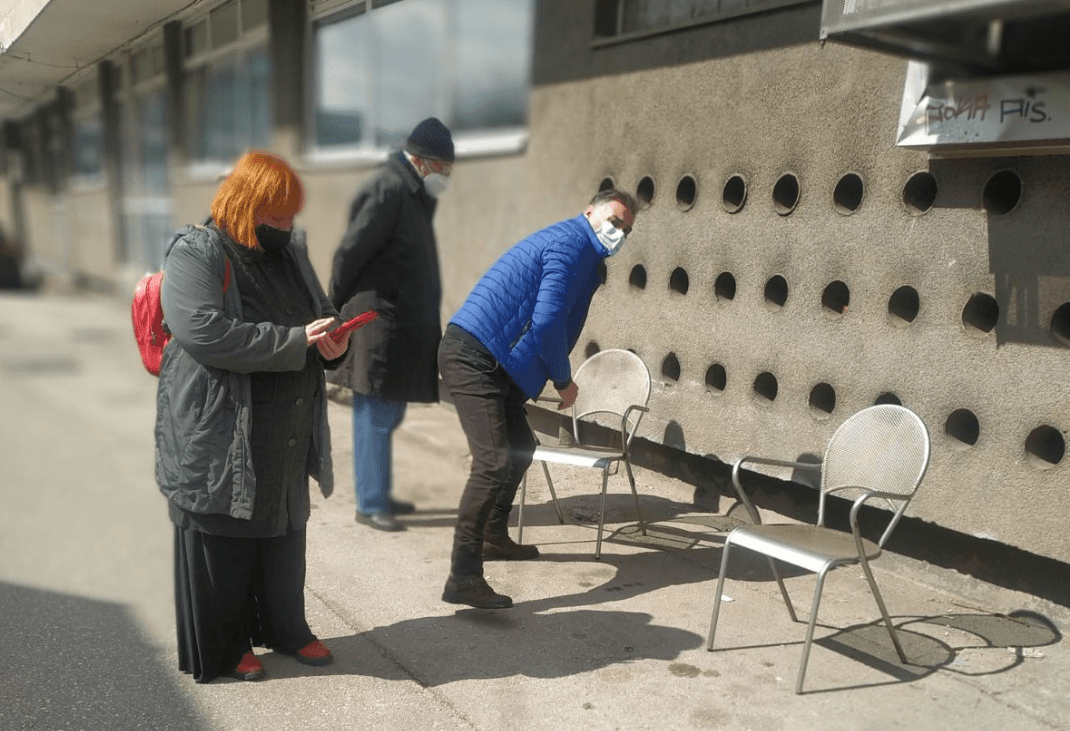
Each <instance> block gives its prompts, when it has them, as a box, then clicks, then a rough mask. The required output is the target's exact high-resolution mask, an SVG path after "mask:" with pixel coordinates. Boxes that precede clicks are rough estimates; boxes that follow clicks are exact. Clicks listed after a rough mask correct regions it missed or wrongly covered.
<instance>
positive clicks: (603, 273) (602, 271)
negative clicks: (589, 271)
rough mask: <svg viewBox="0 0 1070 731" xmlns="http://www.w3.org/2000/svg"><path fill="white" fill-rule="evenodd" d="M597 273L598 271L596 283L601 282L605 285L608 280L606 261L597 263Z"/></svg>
mask: <svg viewBox="0 0 1070 731" xmlns="http://www.w3.org/2000/svg"><path fill="white" fill-rule="evenodd" d="M597 271H598V281H599V282H601V283H602V284H605V283H606V280H608V279H609V270H608V269H607V268H606V260H605V259H602V260H601V261H600V262H598V268H597Z"/></svg>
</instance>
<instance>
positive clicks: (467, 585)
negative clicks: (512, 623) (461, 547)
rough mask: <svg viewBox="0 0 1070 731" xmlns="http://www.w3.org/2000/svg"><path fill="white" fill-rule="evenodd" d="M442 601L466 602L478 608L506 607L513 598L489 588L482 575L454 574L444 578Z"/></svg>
mask: <svg viewBox="0 0 1070 731" xmlns="http://www.w3.org/2000/svg"><path fill="white" fill-rule="evenodd" d="M442 601H444V602H449V603H450V604H467V605H468V606H470V607H477V608H479V609H508V608H509V607H511V606H513V600H512V599H510V598H509V597H507V596H505V595H504V594H498V593H496V592H495V591H494V589H491V588H490V585H489V584H488V583H487V580H486V579H484V578H483V577H482V576H454V575H452V574H451V575H450V577H449V578H448V579H446V588H445V589H443V591H442Z"/></svg>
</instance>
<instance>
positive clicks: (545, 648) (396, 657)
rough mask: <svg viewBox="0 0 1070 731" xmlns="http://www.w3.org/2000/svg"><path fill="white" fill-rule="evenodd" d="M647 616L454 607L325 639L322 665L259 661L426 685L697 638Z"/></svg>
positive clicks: (572, 670)
mask: <svg viewBox="0 0 1070 731" xmlns="http://www.w3.org/2000/svg"><path fill="white" fill-rule="evenodd" d="M652 620H653V617H651V615H649V614H646V613H641V612H607V611H594V610H576V611H565V612H554V613H551V614H538V613H536V612H535V611H533V610H532V608H531V607H530V605H529V604H523V605H517V606H516V607H514V608H513V609H511V610H509V611H506V612H495V611H490V610H481V609H461V610H459V611H457V612H456V613H455V614H453V615H449V616H444V617H424V618H420V619H410V620H405V621H403V622H398V623H396V624H392V625H388V626H385V627H377V628H375V629H373V630H370V631H368V632H364V633H362V634H359V635H352V636H349V637H336V638H325V641H326V642H327V644H328V645H329V646H330V648H331V652H333V653H334V655H335V663H334V664H333V665H331V666H329V667H326V668H315V669H313V668H306V667H304V666H299V665H296V664H293V663H291V664H286V665H281V663H280V664H279V665H281V667H280V668H279V670H278V671H276V669H275V666H276V662H275V659H274V658H272V656H271V655H270V654H269V655H267V656H266V658H267V659H265V664H267V663H269V662H270V663H271V665H270V666H269V672H271V673H272V675H273V677H296V676H303V675H313V674H314V675H338V674H346V675H364V676H371V677H379V678H383V679H387V680H401V679H412V680H415V681H416V682H418V683H419V684H420V685H422V686H424V687H434V686H439V685H445V684H447V683H452V682H455V681H460V680H473V679H486V678H509V677H514V676H525V677H530V678H561V677H568V676H572V675H578V674H580V673H586V672H590V671H592V670H597V669H600V668H608V667H610V666H614V665H625V664H627V663H628V662H631V661H635V660H650V659H653V660H664V661H671V660H674V659H675V658H677V657H678V656H679V655H680V654H681V653H683V652H685V651H687V650H693V649H695V648H696V647H699V646H700V645H701V644H702V642H703V638H702V637H701V636H699V635H697V634H695V633H694V632H688V631H686V630H681V629H677V628H675V627H666V626H661V625H657V624H652ZM443 658H448V661H443Z"/></svg>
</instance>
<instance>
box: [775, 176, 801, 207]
mask: <svg viewBox="0 0 1070 731" xmlns="http://www.w3.org/2000/svg"><path fill="white" fill-rule="evenodd" d="M797 205H799V179H798V178H796V177H795V176H794V175H792V174H791V173H785V174H784V175H781V176H780V180H778V181H776V185H774V186H773V208H774V209H775V210H776V212H777V213H779V214H780V215H781V216H786V215H788V214H789V213H791V212H792V211H794V210H795V206H797Z"/></svg>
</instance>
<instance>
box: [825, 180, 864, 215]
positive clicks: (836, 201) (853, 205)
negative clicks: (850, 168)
mask: <svg viewBox="0 0 1070 731" xmlns="http://www.w3.org/2000/svg"><path fill="white" fill-rule="evenodd" d="M865 194H866V186H865V185H864V184H863V183H862V178H861V177H860V176H859V175H857V174H856V173H847V174H846V175H844V176H843V177H842V178H840V181H839V182H838V183H836V188H835V189H834V190H833V191H832V203H833V205H834V206H835V208H836V212H837V213H842V214H843V215H845V216H849V215H850V214H852V213H854V212H855V211H857V210H858V207H859V206H861V205H862V198H863V197H864V196H865Z"/></svg>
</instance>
